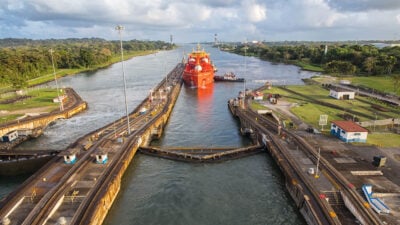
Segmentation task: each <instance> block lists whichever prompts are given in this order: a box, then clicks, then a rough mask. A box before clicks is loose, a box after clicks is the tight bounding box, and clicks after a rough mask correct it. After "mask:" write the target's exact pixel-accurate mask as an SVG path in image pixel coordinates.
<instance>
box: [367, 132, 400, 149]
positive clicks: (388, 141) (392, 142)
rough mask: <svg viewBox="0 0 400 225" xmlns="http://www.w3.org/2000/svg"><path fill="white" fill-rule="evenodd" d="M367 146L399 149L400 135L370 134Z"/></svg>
mask: <svg viewBox="0 0 400 225" xmlns="http://www.w3.org/2000/svg"><path fill="white" fill-rule="evenodd" d="M367 144H371V145H376V146H379V147H399V146H400V134H393V133H370V134H368V138H367Z"/></svg>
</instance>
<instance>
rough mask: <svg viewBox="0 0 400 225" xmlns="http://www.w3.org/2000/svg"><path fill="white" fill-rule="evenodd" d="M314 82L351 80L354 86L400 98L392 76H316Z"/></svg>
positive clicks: (399, 92)
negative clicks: (395, 89)
mask: <svg viewBox="0 0 400 225" xmlns="http://www.w3.org/2000/svg"><path fill="white" fill-rule="evenodd" d="M312 79H313V80H315V81H317V82H320V83H332V82H334V83H336V82H339V81H340V80H349V81H351V83H352V84H353V85H357V86H362V87H368V88H372V89H375V90H378V91H381V92H384V93H390V94H396V95H398V96H400V89H399V90H397V92H396V93H395V92H394V85H393V79H392V78H391V77H390V76H368V77H365V76H351V77H334V76H316V77H313V78H312Z"/></svg>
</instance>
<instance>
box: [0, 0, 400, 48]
mask: <svg viewBox="0 0 400 225" xmlns="http://www.w3.org/2000/svg"><path fill="white" fill-rule="evenodd" d="M399 17H400V1H399V0H379V1H375V0H351V1H350V0H285V1H276V0H202V1H198V0H152V1H139V0H85V1H82V0H57V1H49V0H0V38H3V37H23V38H63V37H88V36H90V37H92V36H95V37H101V38H106V39H116V38H118V36H117V34H116V32H115V31H114V27H115V26H116V25H117V24H121V25H124V26H125V31H124V37H125V38H126V39H128V38H129V39H152V40H154V39H157V40H168V39H169V35H170V34H173V35H174V39H175V40H176V41H177V42H178V41H182V42H198V41H202V40H208V41H212V40H213V36H214V33H218V37H219V38H220V39H224V40H229V41H235V40H244V39H245V38H248V39H249V40H254V39H258V40H260V39H261V40H264V39H265V40H269V39H272V38H274V39H275V40H289V39H290V40H299V39H310V40H315V39H328V38H336V39H343V38H350V39H351V37H353V38H360V36H364V37H365V39H369V38H371V39H372V38H376V37H388V38H390V39H392V37H393V32H394V31H393V30H396V29H398V25H399V23H400V18H399ZM396 26H397V27H396Z"/></svg>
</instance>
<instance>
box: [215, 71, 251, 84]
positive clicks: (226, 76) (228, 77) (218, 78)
mask: <svg viewBox="0 0 400 225" xmlns="http://www.w3.org/2000/svg"><path fill="white" fill-rule="evenodd" d="M214 81H229V82H244V78H239V77H236V75H235V74H234V73H232V72H229V73H225V74H224V76H214Z"/></svg>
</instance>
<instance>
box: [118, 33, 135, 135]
mask: <svg viewBox="0 0 400 225" xmlns="http://www.w3.org/2000/svg"><path fill="white" fill-rule="evenodd" d="M124 29H125V28H124V27H123V26H121V25H118V26H116V27H115V30H117V31H118V34H119V43H120V45H121V65H122V77H123V80H124V96H125V113H126V123H127V125H128V135H130V134H131V127H130V124H129V114H128V103H127V101H126V79H125V67H124V49H123V48H122V31H123V30H124Z"/></svg>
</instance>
